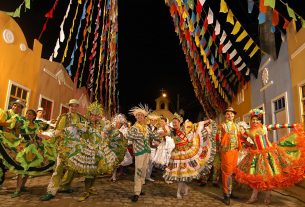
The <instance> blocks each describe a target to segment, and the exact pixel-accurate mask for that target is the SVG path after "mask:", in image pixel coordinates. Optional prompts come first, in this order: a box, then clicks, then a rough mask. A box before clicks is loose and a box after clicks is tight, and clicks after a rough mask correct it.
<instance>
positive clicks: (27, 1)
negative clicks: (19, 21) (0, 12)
mask: <svg viewBox="0 0 305 207" xmlns="http://www.w3.org/2000/svg"><path fill="white" fill-rule="evenodd" d="M23 5H25V6H24V7H25V8H24V12H26V11H27V9H31V0H24V1H23V2H22V3H21V4H20V5H19V6H18V7H17V8H16V10H15V11H13V12H6V11H4V12H5V13H6V14H7V15H9V16H11V17H20V11H21V7H22V6H23Z"/></svg>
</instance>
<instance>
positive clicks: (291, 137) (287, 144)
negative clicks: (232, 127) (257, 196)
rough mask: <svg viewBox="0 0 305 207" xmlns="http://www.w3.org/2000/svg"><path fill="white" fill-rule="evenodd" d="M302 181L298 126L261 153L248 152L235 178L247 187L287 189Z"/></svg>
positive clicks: (302, 138)
mask: <svg viewBox="0 0 305 207" xmlns="http://www.w3.org/2000/svg"><path fill="white" fill-rule="evenodd" d="M304 178H305V133H304V131H303V129H302V127H301V126H297V127H296V128H295V130H294V131H293V132H291V133H290V134H288V135H287V136H286V137H283V138H281V139H280V141H279V142H278V143H274V144H273V145H272V146H271V147H269V148H266V149H263V150H253V149H248V153H247V154H246V156H245V157H244V158H243V159H242V160H241V162H240V163H239V165H238V166H237V169H236V170H235V179H236V180H237V181H238V182H240V183H243V184H246V185H249V186H250V187H251V188H254V189H258V190H271V189H275V188H287V187H290V186H292V185H294V184H295V183H298V182H300V181H302V180H303V179H304Z"/></svg>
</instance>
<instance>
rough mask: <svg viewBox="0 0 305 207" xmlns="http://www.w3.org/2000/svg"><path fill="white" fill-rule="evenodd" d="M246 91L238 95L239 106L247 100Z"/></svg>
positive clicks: (242, 90)
mask: <svg viewBox="0 0 305 207" xmlns="http://www.w3.org/2000/svg"><path fill="white" fill-rule="evenodd" d="M244 93H245V92H244V89H241V91H240V92H239V93H238V94H237V104H238V105H239V104H241V103H242V102H244V100H245V94H244Z"/></svg>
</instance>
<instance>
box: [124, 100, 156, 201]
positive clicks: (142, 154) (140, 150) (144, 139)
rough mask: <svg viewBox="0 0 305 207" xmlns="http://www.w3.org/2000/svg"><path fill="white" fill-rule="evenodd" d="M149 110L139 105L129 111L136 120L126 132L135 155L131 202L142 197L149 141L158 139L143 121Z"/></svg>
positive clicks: (148, 156)
mask: <svg viewBox="0 0 305 207" xmlns="http://www.w3.org/2000/svg"><path fill="white" fill-rule="evenodd" d="M149 112H150V110H149V108H148V106H147V105H145V106H143V105H142V104H140V105H139V106H138V107H133V108H132V109H131V110H130V114H132V115H133V116H134V117H135V118H136V123H135V124H134V125H133V126H132V127H131V128H130V129H129V130H128V133H127V138H128V139H129V140H131V141H132V142H133V151H134V155H135V177H134V195H133V196H132V197H131V201H133V202H137V201H138V199H139V196H140V195H143V194H144V193H143V192H142V185H143V184H144V183H145V178H146V172H147V166H148V161H149V158H150V147H149V143H148V142H149V139H154V138H158V136H159V135H158V134H157V133H154V132H152V131H151V130H150V129H149V128H148V126H147V124H146V121H145V117H146V116H147V115H148V114H149Z"/></svg>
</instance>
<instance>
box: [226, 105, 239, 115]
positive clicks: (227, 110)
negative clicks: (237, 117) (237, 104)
mask: <svg viewBox="0 0 305 207" xmlns="http://www.w3.org/2000/svg"><path fill="white" fill-rule="evenodd" d="M226 112H232V113H233V114H237V112H236V111H235V110H234V109H233V107H231V106H230V107H228V108H227V109H226V110H225V113H226Z"/></svg>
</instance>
